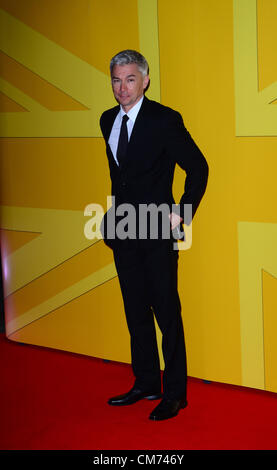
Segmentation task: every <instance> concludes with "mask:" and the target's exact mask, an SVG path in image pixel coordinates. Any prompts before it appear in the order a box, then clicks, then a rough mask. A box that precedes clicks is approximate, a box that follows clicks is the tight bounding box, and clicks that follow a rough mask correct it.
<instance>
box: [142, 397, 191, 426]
mask: <svg viewBox="0 0 277 470" xmlns="http://www.w3.org/2000/svg"><path fill="white" fill-rule="evenodd" d="M186 406H187V401H186V400H185V399H184V398H182V399H180V400H169V399H167V398H163V400H162V401H161V402H160V403H159V404H158V406H156V408H154V410H153V411H152V413H150V415H149V419H153V420H154V421H162V420H163V419H169V418H173V417H174V416H177V414H178V413H179V411H180V410H181V409H182V408H185V407H186Z"/></svg>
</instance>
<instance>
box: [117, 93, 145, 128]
mask: <svg viewBox="0 0 277 470" xmlns="http://www.w3.org/2000/svg"><path fill="white" fill-rule="evenodd" d="M143 98H144V96H142V98H141V99H140V100H139V101H138V102H137V103H136V104H135V106H133V107H132V108H131V109H130V111H128V113H125V111H123V109H122V107H121V106H120V117H121V119H122V118H123V116H124V114H127V116H128V118H129V119H131V121H133V122H135V120H136V118H137V115H138V112H139V110H140V107H141V105H142V102H143Z"/></svg>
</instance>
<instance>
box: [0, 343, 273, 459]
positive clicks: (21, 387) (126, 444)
mask: <svg viewBox="0 0 277 470" xmlns="http://www.w3.org/2000/svg"><path fill="white" fill-rule="evenodd" d="M0 366H1V392H0V393H1V417H0V422H1V424H0V426H1V429H0V449H2V450H3V449H5V450H10V449H26V450H28V449H32V450H35V449H41V450H43V449H49V450H50V449H63V450H64V449H65V450H66V449H73V450H78V449H91V450H98V449H100V450H107V449H109V450H115V449H116V450H121V449H124V450H126V449H137V450H140V449H142V450H143V449H144V450H151V449H153V450H170V449H182V450H186V449H190V450H193V449H200V450H205V449H216V450H220V449H224V450H229V449H231V450H232V449H233V450H235V449H244V450H247V449H250V450H251V449H257V450H265V449H272V450H275V449H277V433H276V422H277V396H276V395H275V394H273V393H268V392H262V391H257V390H249V389H246V388H240V387H235V386H228V385H222V384H217V383H211V384H206V383H204V382H203V381H201V380H197V379H189V382H188V401H189V406H188V408H186V409H185V410H183V411H181V412H180V414H179V415H178V416H177V417H175V418H173V419H171V420H168V421H163V422H153V421H150V420H149V419H148V415H149V413H150V411H151V410H152V408H153V407H154V406H155V404H157V403H158V402H156V401H155V402H150V401H148V400H143V401H141V402H138V403H136V404H134V405H132V406H128V407H110V406H109V405H107V404H106V401H107V398H108V397H109V396H111V395H116V394H119V393H121V392H125V391H126V390H128V388H129V387H131V386H132V380H133V379H132V373H131V368H130V366H129V365H124V364H118V363H114V362H110V363H106V362H103V361H102V360H100V359H94V358H90V357H86V356H79V355H77V354H71V353H66V352H61V351H56V350H50V349H47V348H40V347H36V346H29V345H23V344H18V343H14V342H11V341H9V340H7V339H6V338H5V337H4V335H0Z"/></svg>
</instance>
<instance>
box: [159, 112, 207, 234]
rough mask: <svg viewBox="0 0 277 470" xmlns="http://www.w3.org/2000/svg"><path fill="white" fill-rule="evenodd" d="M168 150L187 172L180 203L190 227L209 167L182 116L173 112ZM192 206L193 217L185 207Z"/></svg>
mask: <svg viewBox="0 0 277 470" xmlns="http://www.w3.org/2000/svg"><path fill="white" fill-rule="evenodd" d="M165 136H166V150H167V153H168V155H169V156H170V158H171V159H172V160H173V161H174V162H175V163H178V165H179V166H180V167H181V168H182V169H183V170H185V172H186V180H185V189H184V193H183V195H182V197H181V199H180V202H179V206H180V207H179V214H180V216H181V217H182V218H183V220H184V223H185V224H187V225H189V224H190V222H191V220H192V218H193V217H194V215H195V212H196V210H197V208H198V206H199V204H200V201H201V199H202V197H203V195H204V193H205V190H206V186H207V181H208V174H209V167H208V164H207V161H206V159H205V157H204V156H203V154H202V152H201V151H200V150H199V148H198V147H197V145H196V144H195V142H194V141H193V139H192V137H191V136H190V134H189V132H188V131H187V129H186V128H185V126H184V123H183V119H182V117H181V115H180V114H179V113H178V112H176V111H172V112H171V116H170V118H169V119H168V120H167V124H166V131H165ZM185 204H191V216H190V214H189V213H187V211H186V210H185V207H184V205H185Z"/></svg>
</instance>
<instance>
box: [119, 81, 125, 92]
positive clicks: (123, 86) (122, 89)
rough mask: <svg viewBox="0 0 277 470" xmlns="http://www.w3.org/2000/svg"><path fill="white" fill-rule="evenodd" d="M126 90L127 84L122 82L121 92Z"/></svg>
mask: <svg viewBox="0 0 277 470" xmlns="http://www.w3.org/2000/svg"><path fill="white" fill-rule="evenodd" d="M126 88H127V87H126V83H125V82H124V81H122V82H121V86H120V90H121V91H124V90H126Z"/></svg>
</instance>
